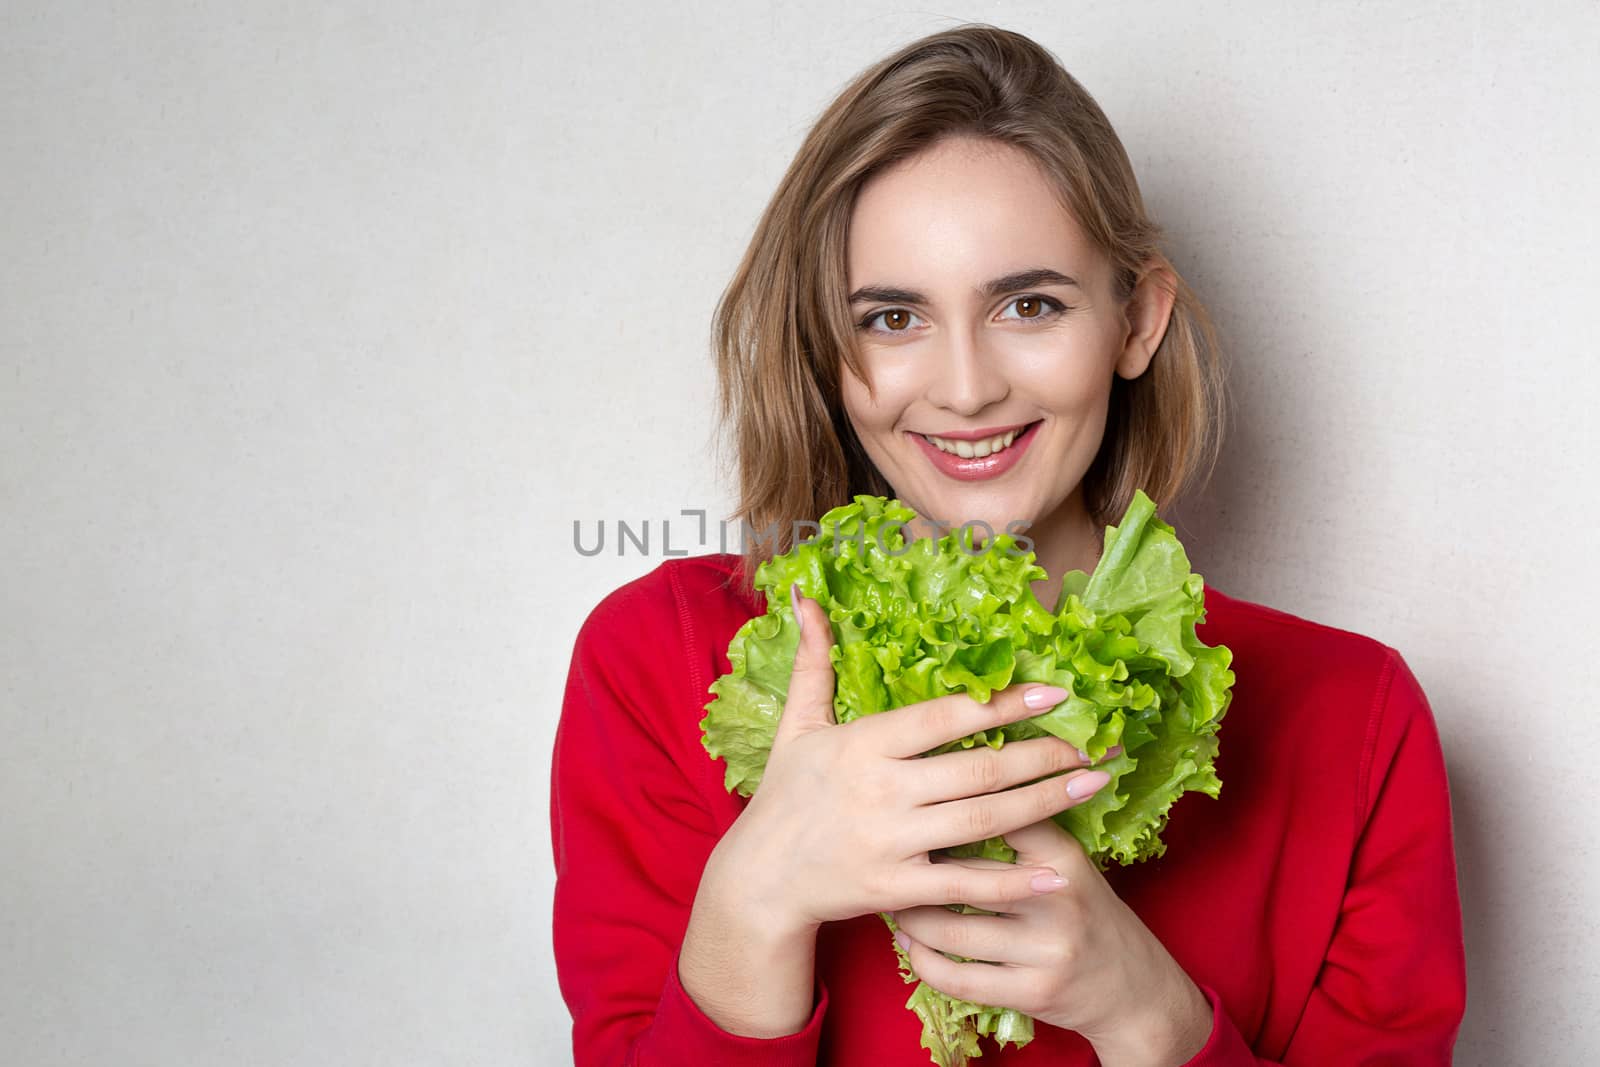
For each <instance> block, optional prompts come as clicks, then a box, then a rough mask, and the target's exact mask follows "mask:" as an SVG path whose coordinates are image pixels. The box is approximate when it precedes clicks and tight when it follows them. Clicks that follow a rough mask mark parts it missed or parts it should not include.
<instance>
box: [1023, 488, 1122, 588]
mask: <svg viewBox="0 0 1600 1067" xmlns="http://www.w3.org/2000/svg"><path fill="white" fill-rule="evenodd" d="M1026 533H1027V536H1029V537H1031V538H1033V554H1034V557H1035V559H1036V561H1037V562H1038V564H1039V566H1041V567H1043V568H1044V569H1045V573H1046V574H1047V575H1049V577H1046V578H1041V579H1040V580H1039V581H1036V582H1034V583H1033V595H1034V596H1036V597H1038V598H1039V603H1041V604H1043V605H1044V606H1045V608H1046V609H1048V610H1050V611H1054V610H1055V609H1056V607H1057V604H1056V601H1058V600H1060V599H1061V580H1062V579H1063V578H1064V577H1066V574H1067V572H1068V571H1075V570H1076V571H1082V572H1083V573H1085V574H1093V573H1094V568H1095V565H1096V564H1098V563H1099V562H1100V553H1101V551H1102V550H1103V549H1104V548H1105V531H1104V530H1102V529H1101V528H1100V527H1099V526H1097V525H1096V524H1095V521H1094V520H1093V519H1092V518H1090V516H1089V512H1088V510H1087V509H1086V508H1085V507H1084V506H1083V496H1082V490H1081V489H1074V490H1073V491H1072V495H1071V496H1069V497H1068V498H1067V499H1066V500H1064V501H1062V503H1061V506H1060V507H1059V508H1057V509H1056V510H1055V512H1054V513H1052V514H1050V515H1048V516H1046V517H1045V518H1043V519H1041V520H1039V521H1038V522H1036V523H1035V524H1034V525H1033V526H1031V527H1029V528H1028V530H1027V531H1026Z"/></svg>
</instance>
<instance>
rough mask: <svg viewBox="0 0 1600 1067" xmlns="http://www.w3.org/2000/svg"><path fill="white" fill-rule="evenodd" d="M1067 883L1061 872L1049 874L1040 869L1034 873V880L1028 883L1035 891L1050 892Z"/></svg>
mask: <svg viewBox="0 0 1600 1067" xmlns="http://www.w3.org/2000/svg"><path fill="white" fill-rule="evenodd" d="M1066 884H1067V880H1066V879H1065V878H1063V877H1061V876H1060V875H1059V874H1049V873H1047V872H1045V871H1040V872H1039V873H1038V874H1036V875H1034V876H1033V880H1032V881H1030V882H1029V883H1028V885H1030V886H1032V887H1033V891H1034V892H1035V893H1048V892H1050V891H1051V890H1054V889H1060V888H1061V887H1062V886H1064V885H1066Z"/></svg>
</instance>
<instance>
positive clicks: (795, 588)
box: [789, 582, 806, 637]
mask: <svg viewBox="0 0 1600 1067" xmlns="http://www.w3.org/2000/svg"><path fill="white" fill-rule="evenodd" d="M789 606H790V607H791V608H793V609H794V626H795V629H797V630H799V631H800V635H801V636H802V637H804V636H805V632H806V619H805V616H804V615H802V614H801V613H800V583H799V582H795V583H794V584H793V585H791V586H790V587H789Z"/></svg>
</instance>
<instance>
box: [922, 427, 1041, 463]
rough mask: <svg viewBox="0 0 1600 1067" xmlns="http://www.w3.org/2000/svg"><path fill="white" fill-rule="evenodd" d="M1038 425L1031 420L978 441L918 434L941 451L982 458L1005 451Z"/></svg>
mask: <svg viewBox="0 0 1600 1067" xmlns="http://www.w3.org/2000/svg"><path fill="white" fill-rule="evenodd" d="M1037 425H1038V422H1037V421H1035V422H1030V423H1028V424H1027V425H1025V426H1018V427H1017V428H1016V429H1013V430H1007V431H1006V432H1005V433H1002V434H995V435H994V436H993V437H985V438H982V439H981V440H977V441H958V440H956V439H954V438H950V437H939V436H937V435H936V434H929V433H924V434H918V435H917V436H918V437H921V438H922V439H923V440H924V441H927V442H928V443H929V444H930V445H932V446H933V447H934V448H937V449H938V450H939V451H941V452H947V453H949V454H950V455H952V456H959V457H960V458H961V459H982V458H984V457H985V456H992V455H994V454H995V453H997V452H1004V451H1005V450H1006V449H1008V448H1010V447H1011V446H1012V445H1013V444H1015V443H1016V440H1017V438H1019V437H1022V436H1023V435H1025V434H1027V433H1028V432H1029V431H1030V430H1032V429H1033V428H1034V427H1035V426H1037Z"/></svg>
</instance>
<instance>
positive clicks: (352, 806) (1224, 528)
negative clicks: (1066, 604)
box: [0, 0, 1600, 1067]
mask: <svg viewBox="0 0 1600 1067" xmlns="http://www.w3.org/2000/svg"><path fill="white" fill-rule="evenodd" d="M966 18H975V19H983V20H986V21H991V22H994V23H996V24H999V25H1001V26H1005V27H1007V28H1012V29H1018V30H1021V31H1023V32H1027V33H1030V34H1031V35H1033V36H1035V37H1036V38H1037V39H1039V40H1040V41H1041V42H1042V43H1044V44H1045V45H1046V46H1048V47H1050V48H1052V49H1053V50H1054V51H1056V53H1057V54H1058V55H1059V56H1060V57H1061V58H1062V59H1063V61H1064V62H1065V63H1066V64H1067V66H1068V67H1069V69H1071V70H1072V71H1073V72H1074V73H1075V74H1076V75H1077V76H1078V77H1079V78H1080V79H1081V80H1082V81H1083V82H1084V83H1085V84H1086V85H1087V86H1088V87H1089V88H1090V90H1091V91H1092V92H1093V93H1094V94H1095V95H1096V96H1097V98H1098V99H1099V101H1100V102H1101V104H1102V105H1103V106H1104V107H1105V109H1106V111H1107V112H1108V114H1109V115H1110V116H1111V118H1112V121H1113V122H1114V123H1115V124H1116V125H1117V127H1118V129H1119V131H1120V132H1121V134H1122V136H1123V138H1124V141H1125V143H1126V144H1127V146H1128V149H1129V151H1130V153H1131V155H1132V156H1133V158H1134V161H1135V165H1136V166H1137V168H1138V171H1139V174H1140V176H1141V181H1142V183H1143V186H1144V189H1145V192H1146V195H1147V198H1148V199H1149V201H1150V202H1151V203H1152V205H1153V207H1154V208H1155V210H1156V212H1157V214H1158V216H1159V217H1160V218H1161V219H1162V221H1164V222H1165V224H1166V225H1167V227H1168V229H1169V231H1170V233H1171V237H1172V253H1173V255H1174V257H1175V258H1176V260H1177V262H1178V264H1179V265H1180V267H1181V268H1182V269H1184V270H1185V271H1186V272H1187V274H1188V276H1189V277H1190V279H1191V281H1192V282H1193V284H1194V285H1195V286H1196V287H1197V288H1198V290H1199V291H1200V293H1201V294H1202V295H1203V296H1204V297H1205V298H1206V299H1207V300H1208V301H1209V302H1210V305H1211V307H1212V309H1213V310H1214V312H1215V314H1216V316H1217V318H1218V320H1219V322H1220V325H1221V327H1222V329H1223V333H1224V338H1225V340H1226V341H1227V343H1228V345H1229V347H1230V349H1231V351H1232V353H1233V360H1234V374H1233V390H1234V398H1235V401H1236V404H1237V412H1238V414H1237V418H1236V419H1235V421H1234V425H1233V434H1232V437H1231V439H1230V442H1229V445H1228V450H1227V453H1226V456H1225V459H1224V462H1223V464H1222V465H1221V467H1220V469H1219V471H1218V474H1217V477H1216V479H1215V482H1214V484H1213V486H1212V488H1211V491H1210V493H1209V495H1208V496H1206V497H1205V498H1204V499H1203V500H1201V501H1198V502H1195V503H1194V504H1193V505H1192V506H1188V507H1186V508H1184V509H1183V510H1182V513H1181V524H1180V532H1182V533H1183V534H1184V536H1185V538H1186V540H1187V541H1188V543H1189V544H1190V547H1191V550H1192V555H1193V557H1194V559H1195V561H1196V566H1197V569H1199V570H1201V571H1202V572H1203V573H1205V574H1206V575H1207V577H1208V579H1210V580H1211V581H1212V582H1214V583H1215V584H1217V585H1218V586H1220V587H1222V588H1224V589H1227V590H1229V591H1230V592H1233V593H1235V594H1238V595H1243V596H1247V597H1250V598H1252V599H1258V600H1262V601H1265V602H1267V603H1270V604H1273V605H1275V606H1278V607H1281V608H1284V609H1286V610H1289V611H1293V612H1296V613H1299V614H1304V615H1307V616H1309V617H1311V618H1315V619H1319V620H1322V621H1326V622H1329V623H1333V624H1336V625H1340V626H1344V627H1347V628H1351V629H1356V630H1360V631H1362V632H1366V633H1370V634H1372V635H1374V636H1376V637H1379V638H1380V639H1382V640H1384V641H1386V642H1389V643H1391V644H1394V645H1395V646H1397V647H1398V648H1400V649H1401V651H1402V652H1403V653H1404V654H1405V655H1406V657H1407V658H1408V660H1409V661H1410V662H1411V664H1412V665H1413V667H1414V668H1415V669H1416V671H1417V674H1418V675H1419V677H1420V678H1421V680H1422V682H1423V685H1424V687H1425V688H1426V690H1427V692H1428V694H1429V696H1430V697H1431V699H1432V702H1433V705H1434V709H1435V713H1436V715H1437V718H1438V721H1439V724H1440V728H1441V730H1442V732H1443V737H1444V744H1445V750H1446V754H1447V758H1448V761H1449V767H1450V773H1451V775H1452V781H1453V789H1454V799H1455V805H1456V809H1455V810H1456V820H1457V834H1458V844H1459V852H1460V861H1461V879H1462V893H1463V899H1464V904H1465V909H1466V916H1467V923H1468V929H1467V942H1468V949H1469V953H1470V960H1471V976H1470V981H1471V1005H1470V1009H1469V1018H1468V1020H1467V1022H1466V1025H1465V1027H1464V1029H1463V1031H1462V1037H1461V1041H1460V1045H1459V1057H1458V1062H1460V1063H1466V1064H1498V1063H1502V1062H1523V1063H1583V1062H1589V1061H1591V1060H1593V1059H1594V1057H1595V1056H1596V1054H1597V1053H1600V1023H1597V1022H1596V1018H1595V1016H1594V1014H1593V1012H1592V1011H1591V1010H1589V1009H1590V1008H1591V1007H1592V1005H1593V1004H1594V1003H1595V1001H1596V999H1597V997H1600V975H1597V964H1596V962H1595V961H1596V959H1597V958H1600V935H1597V934H1596V932H1595V930H1596V925H1595V924H1594V922H1593V916H1594V913H1595V905H1596V903H1597V902H1596V894H1595V892H1594V888H1593V886H1594V881H1595V879H1596V877H1597V875H1600V857H1597V854H1596V850H1595V845H1594V842H1595V840H1596V839H1597V838H1600V814H1597V813H1596V803H1595V802H1596V789H1595V787H1594V775H1593V773H1592V766H1593V753H1594V752H1595V751H1596V749H1597V746H1600V726H1597V721H1600V720H1597V717H1596V716H1595V715H1594V713H1593V711H1592V709H1591V706H1590V705H1591V704H1592V702H1593V694H1594V693H1595V692H1596V690H1597V685H1596V683H1597V681H1600V679H1597V678H1596V673H1597V672H1596V669H1595V648H1596V639H1597V638H1600V627H1597V625H1596V621H1595V620H1596V616H1595V604H1596V602H1597V601H1596V596H1595V594H1596V592H1597V589H1600V583H1597V580H1596V579H1597V573H1596V572H1597V563H1596V558H1597V557H1596V554H1595V551H1594V549H1593V547H1592V545H1593V542H1594V540H1595V534H1594V531H1595V529H1596V526H1597V522H1596V520H1597V519H1600V515H1597V509H1596V506H1595V503H1594V499H1593V493H1594V490H1595V488H1596V486H1595V479H1594V476H1593V473H1592V469H1593V468H1592V465H1591V460H1590V457H1592V456H1594V455H1595V453H1596V451H1597V448H1596V445H1597V440H1596V430H1595V414H1594V412H1595V404H1596V386H1597V385H1600V373H1597V371H1596V369H1595V368H1596V362H1595V356H1594V352H1593V345H1592V332H1593V319H1592V310H1591V309H1592V307H1593V295H1594V293H1595V291H1596V288H1597V282H1600V277H1597V271H1596V267H1595V264H1594V259H1593V255H1594V250H1595V247H1596V211H1595V200H1594V192H1593V188H1594V174H1595V171H1596V162H1597V160H1596V150H1595V148H1594V142H1593V129H1594V126H1595V123H1596V119H1597V118H1600V109H1597V106H1596V100H1597V99H1600V93H1597V91H1600V78H1597V76H1596V73H1595V71H1596V65H1595V63H1594V57H1595V55H1596V54H1597V52H1600V8H1597V7H1596V6H1595V5H1593V4H1589V3H1566V4H1547V5H1543V7H1542V10H1541V11H1540V12H1539V13H1537V14H1530V13H1519V14H1516V15H1514V16H1510V17H1508V16H1507V15H1506V13H1505V11H1504V9H1503V7H1502V5H1495V4H1489V3H1482V2H1479V3H1467V4H1438V3H1430V4H1426V5H1412V6H1410V7H1404V8H1400V9H1395V8H1380V7H1374V6H1372V5H1370V4H1353V5H1335V4H1325V5H1316V6H1315V7H1313V6H1312V5H1293V6H1290V5H1278V4H1269V3H1253V4H1232V5H1227V6H1222V5H1206V4H1193V3H1158V4H1144V5H1132V6H1130V5H1121V4H1119V5H1107V4H1099V5H1089V4H1084V5H1076V6H1070V7H1063V6H1062V5H1060V4H1056V3H1049V4H1044V3H1036V4H1021V3H991V4H982V5H971V6H970V7H969V8H967V9H965V10H961V9H951V10H948V11H944V12H941V13H939V14H937V15H936V14H933V13H930V12H928V11H926V10H925V9H922V8H919V7H910V8H903V7H895V6H889V5H881V4H867V5H865V6H863V4H862V3H860V2H855V3H850V4H845V3H843V2H838V0H835V2H832V3H826V4H816V5H809V6H806V7H801V6H799V5H789V4H769V5H762V6H756V5H740V6H737V7H736V6H734V5H731V4H730V5H724V6H717V5H709V4H688V5H659V6H658V5H648V6H647V5H644V4H638V5H635V6H631V7H614V8H610V9H597V8H594V7H592V6H588V5H585V6H578V5H562V6H552V5H547V4H546V5H540V4H535V5H533V6H528V5H519V4H509V3H505V4H498V5H491V4H484V3H465V4H463V3H453V4H443V3H435V4H426V3H418V2H409V3H386V4H373V3H367V4H350V5H340V6H333V5H327V4H320V3H304V2H300V0H285V2H280V3H276V4H270V5H269V4H248V5H247V4H233V5H223V4H213V5H193V4H182V5H180V4H161V3H153V2H147V3H143V4H121V5H93V6H89V5H81V6H77V7H76V8H74V7H71V6H68V5H60V4H46V3H42V2H38V0H10V2H9V3H7V4H6V5H4V7H3V8H0V247H3V249H4V255H0V560H3V564H0V566H3V570H0V1049H4V1050H5V1051H4V1053H3V1055H0V1058H3V1059H4V1060H5V1062H7V1063H17V1064H30V1065H36V1067H55V1065H68V1064H72V1065H77V1064H117V1065H119V1067H132V1065H142V1064H162V1065H167V1064H174V1063H227V1064H263V1065H267V1064H271V1065H286V1064H367V1063H371V1064H379V1063H382V1064H386V1065H394V1064H418V1065H422V1064H429V1065H432V1064H490V1065H509V1064H517V1063H539V1064H546V1063H559V1062H567V1057H568V1053H567V1050H566V1042H567V1038H568V1035H567V1016H566V1014H565V1008H564V1005H563V1004H562V1002H561V1000H560V998H559V993H558V991H557V989H556V985H555V979H554V972H553V968H552V966H551V962H550V958H549V934H548V927H549V904H550V888H551V861H550V856H549V838H548V823H547V810H546V803H547V797H548V752H549V748H550V742H551V738H552V733H553V730H554V727H555V721H556V714H557V710H558V700H559V695H560V687H561V685H562V682H563V680H564V675H565V670H566V665H567V657H568V655H569V653H570V649H571V640H572V637H573V634H574V632H575V630H576V627H577V625H578V623H579V621H580V620H581V618H582V617H583V615H584V614H585V613H586V612H587V611H588V609H589V608H590V607H591V606H592V605H593V604H594V602H595V601H597V600H598V599H599V598H600V597H601V596H602V595H603V594H604V593H605V592H606V591H608V590H609V589H611V588H613V587H615V586H616V585H617V584H619V583H620V582H622V581H623V580H625V579H627V578H629V577H632V576H634V575H636V574H639V573H642V572H643V571H644V570H647V569H649V568H650V567H653V566H654V565H655V564H656V563H657V562H658V561H659V554H657V555H656V556H654V557H652V558H645V557H641V556H638V555H632V554H630V555H628V556H625V557H621V558H619V557H617V556H615V555H610V556H605V557H601V558H597V559H583V558H580V557H579V556H578V555H577V554H576V553H575V552H574V551H573V549H572V547H571V523H572V521H573V520H574V519H583V520H585V521H586V522H590V521H592V520H595V519H598V518H601V517H604V518H606V519H608V520H609V521H612V522H614V521H615V520H616V519H618V518H629V519H633V520H643V519H646V518H650V519H653V520H655V523H656V525H657V532H658V533H659V520H660V519H661V518H663V517H670V516H673V515H676V514H677V513H678V510H679V509H681V508H690V507H706V508H709V509H711V511H712V513H713V515H716V514H719V513H722V512H723V511H725V509H726V508H727V505H728V494H727V490H726V487H725V485H723V484H722V483H719V481H718V479H717V475H716V470H715V468H714V465H713V464H712V462H711V459H710V458H709V453H708V452H707V451H706V448H705V445H706V443H707V439H708V438H707V427H708V425H709V419H710V406H709V397H710V389H711V386H712V378H711V373H710V369H709V365H708V363H707V360H706V338H707V327H708V321H709V316H710V312H711V306H712V303H713V302H714V300H715V298H716V296H717V294H718V293H719V292H720V290H721V287H722V285H723V284H724V283H725V282H726V280H727V278H728V276H729V274H730V272H731V270H732V268H733V266H734V264H735V262H736V260H737V257H738V256H739V254H740V252H741V251H742V249H743V245H744V242H745V241H746V240H747V239H748V237H749V234H750V232H751V229H752V227H753V224H754V222H755V219H756V217H757V215H758V214H759V211H760V209H761V207H762V205H763V203H764V202H765V199H766V197H767V196H768V195H769V194H770V192H771V190H772V188H773V186H774V183H775V182H776V180H777V178H778V176H779V175H780V174H781V172H782V170H783V168H784V166H785V165H786V163H787V162H788V159H789V157H790V155H791V154H792V152H793V150H794V148H795V147H796V145H797V144H798V141H799V138H800V136H801V135H802V133H803V132H804V130H805V129H806V127H807V126H808V124H809V123H810V121H811V120H812V119H813V118H814V117H815V115H816V114H817V112H818V111H819V109H820V108H821V107H822V106H823V105H824V103H825V102H826V101H827V100H828V99H829V98H830V97H831V95H832V93H833V92H835V91H836V90H837V89H838V88H840V87H841V86H842V85H843V84H844V82H845V81H846V80H847V79H848V78H849V77H850V76H852V75H853V74H854V73H855V72H856V71H858V70H859V69H860V68H861V67H862V66H864V65H866V64H867V63H869V62H871V61H872V60H874V59H876V58H877V57H879V56H881V55H882V54H884V53H885V52H887V51H888V50H889V49H891V48H893V47H895V46H898V45H899V44H901V43H902V42H904V41H906V40H909V39H911V38H912V37H915V36H917V35H920V34H921V33H924V32H928V31H931V30H933V29H936V28H940V27H943V26H946V25H949V24H950V23H952V22H954V21H958V20H960V19H966ZM675 533H676V531H675ZM712 547H714V546H712ZM552 1048H553V1049H554V1050H555V1051H553V1052H552V1051H551V1050H552Z"/></svg>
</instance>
